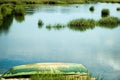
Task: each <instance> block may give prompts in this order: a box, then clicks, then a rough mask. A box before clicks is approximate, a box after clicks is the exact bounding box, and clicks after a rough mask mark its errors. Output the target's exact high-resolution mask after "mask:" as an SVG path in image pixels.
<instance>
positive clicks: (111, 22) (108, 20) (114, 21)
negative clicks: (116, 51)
mask: <svg viewBox="0 0 120 80" xmlns="http://www.w3.org/2000/svg"><path fill="white" fill-rule="evenodd" d="M119 24H120V20H119V19H118V18H117V17H104V18H102V19H100V20H99V21H98V25H99V26H102V27H106V28H114V27H116V26H118V25H119Z"/></svg>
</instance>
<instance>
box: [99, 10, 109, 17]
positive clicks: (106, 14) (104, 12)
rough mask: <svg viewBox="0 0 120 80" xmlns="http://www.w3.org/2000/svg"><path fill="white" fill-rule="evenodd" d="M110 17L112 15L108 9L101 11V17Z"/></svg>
mask: <svg viewBox="0 0 120 80" xmlns="http://www.w3.org/2000/svg"><path fill="white" fill-rule="evenodd" d="M109 15H110V11H109V9H106V8H104V9H102V11H101V16H102V17H107V16H109Z"/></svg>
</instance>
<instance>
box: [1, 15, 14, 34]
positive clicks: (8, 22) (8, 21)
mask: <svg viewBox="0 0 120 80" xmlns="http://www.w3.org/2000/svg"><path fill="white" fill-rule="evenodd" d="M12 22H13V15H9V16H6V17H5V18H4V19H3V22H2V23H1V25H0V34H2V33H5V34H6V33H8V32H9V29H10V26H11V24H12Z"/></svg>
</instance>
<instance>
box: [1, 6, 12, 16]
mask: <svg viewBox="0 0 120 80" xmlns="http://www.w3.org/2000/svg"><path fill="white" fill-rule="evenodd" d="M12 12H13V6H12V5H10V4H2V5H1V6H0V13H1V15H3V17H6V16H8V15H11V14H12Z"/></svg>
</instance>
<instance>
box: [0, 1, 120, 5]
mask: <svg viewBox="0 0 120 80" xmlns="http://www.w3.org/2000/svg"><path fill="white" fill-rule="evenodd" d="M98 2H100V3H119V4H120V0H104V1H103V0H100V1H97V0H94V1H91V0H75V1H74V0H70V1H68V0H37V1H36V0H28V1H27V0H21V1H17V0H4V1H2V0H0V4H14V5H18V4H20V5H22V4H23V5H24V4H52V5H55V4H89V3H98Z"/></svg>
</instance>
